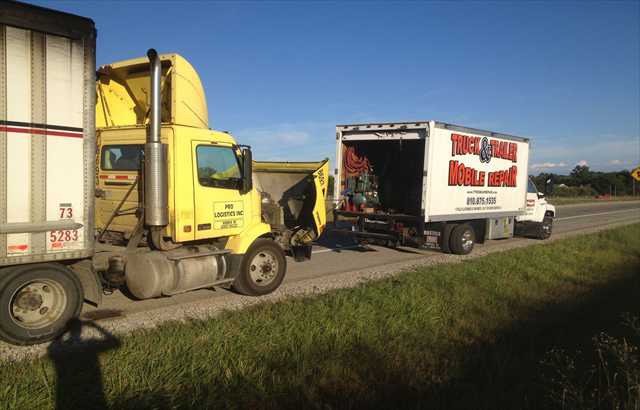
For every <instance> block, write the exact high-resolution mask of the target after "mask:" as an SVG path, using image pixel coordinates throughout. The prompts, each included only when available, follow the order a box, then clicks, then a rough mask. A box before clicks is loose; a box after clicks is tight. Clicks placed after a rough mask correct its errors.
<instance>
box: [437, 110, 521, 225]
mask: <svg viewBox="0 0 640 410" xmlns="http://www.w3.org/2000/svg"><path fill="white" fill-rule="evenodd" d="M428 140H429V149H428V154H427V155H428V160H427V161H426V164H425V172H426V174H427V187H426V194H425V208H426V212H425V221H426V222H438V221H455V220H465V219H482V218H495V217H505V216H516V215H521V214H522V213H523V212H524V210H525V205H526V204H525V197H526V188H527V167H528V160H529V143H528V140H526V139H522V138H517V137H511V136H503V135H500V134H495V133H490V132H482V131H479V130H469V129H464V128H462V127H456V126H447V124H442V123H435V122H431V125H430V133H429V138H428Z"/></svg>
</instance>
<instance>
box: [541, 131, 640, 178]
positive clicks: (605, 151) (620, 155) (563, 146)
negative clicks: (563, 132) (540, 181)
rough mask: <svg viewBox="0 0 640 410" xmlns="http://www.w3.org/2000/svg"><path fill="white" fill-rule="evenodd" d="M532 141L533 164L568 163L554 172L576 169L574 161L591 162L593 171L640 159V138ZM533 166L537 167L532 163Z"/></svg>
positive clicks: (607, 137)
mask: <svg viewBox="0 0 640 410" xmlns="http://www.w3.org/2000/svg"><path fill="white" fill-rule="evenodd" d="M531 140H532V144H531V159H530V163H532V164H536V165H539V164H545V163H551V164H560V163H565V164H566V166H565V167H558V168H556V169H554V172H559V173H566V172H569V171H571V168H573V166H572V165H571V164H576V165H584V164H588V166H589V168H591V169H592V170H594V171H619V170H620V169H622V168H625V167H626V168H629V167H633V165H634V164H636V163H638V162H640V138H638V137H628V136H627V137H622V136H617V137H616V136H606V137H605V136H598V137H589V138H587V137H585V138H583V139H582V140H581V141H582V142H581V143H579V144H575V143H573V142H572V140H571V139H570V138H562V139H559V138H550V137H546V138H535V137H532V139H531ZM583 161H584V162H583ZM615 161H619V162H615ZM531 169H532V170H534V166H533V165H532V166H531ZM539 169H540V168H539Z"/></svg>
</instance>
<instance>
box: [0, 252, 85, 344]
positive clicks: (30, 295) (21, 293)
mask: <svg viewBox="0 0 640 410" xmlns="http://www.w3.org/2000/svg"><path fill="white" fill-rule="evenodd" d="M82 301H83V291H82V284H81V283H80V281H79V280H78V278H77V277H76V275H75V274H74V273H73V272H72V271H71V270H69V269H68V268H67V267H65V266H62V265H58V264H54V263H51V264H46V263H44V264H37V265H23V266H17V267H14V268H11V269H9V271H8V272H5V274H4V275H2V276H0V339H3V340H5V341H7V342H9V343H13V344H17V345H30V344H36V343H42V342H46V341H49V340H52V339H55V338H56V337H58V336H59V335H61V334H62V333H63V332H64V330H65V328H66V325H67V322H69V320H70V319H72V318H74V317H77V316H78V315H79V314H80V310H81V309H82Z"/></svg>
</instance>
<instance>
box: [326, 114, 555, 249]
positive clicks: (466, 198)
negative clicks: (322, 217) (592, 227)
mask: <svg viewBox="0 0 640 410" xmlns="http://www.w3.org/2000/svg"><path fill="white" fill-rule="evenodd" d="M528 161H529V139H527V138H521V137H517V136H513V135H507V134H503V133H497V132H491V131H486V130H480V129H475V128H468V127H462V126H458V125H453V124H447V123H444V122H439V121H416V122H400V123H370V124H346V125H338V126H337V127H336V163H337V164H338V166H337V168H336V169H335V171H334V172H335V190H334V192H336V193H337V195H336V200H335V202H336V203H335V209H334V221H335V223H336V227H337V228H336V229H335V232H337V233H340V234H345V235H350V236H353V237H354V238H355V239H357V240H358V241H359V242H369V243H371V242H374V243H379V244H384V245H389V246H394V247H395V246H398V245H408V246H416V247H425V248H434V249H440V250H442V251H444V252H451V253H455V254H468V253H469V252H471V251H472V249H473V246H474V243H476V242H483V241H485V240H489V239H504V238H510V237H512V236H513V235H514V234H516V233H517V234H522V235H531V236H536V237H538V238H542V239H544V238H548V237H549V236H550V235H551V231H552V226H553V218H554V217H555V214H556V211H555V208H554V207H553V205H550V204H549V203H547V201H546V199H545V197H544V195H543V194H542V193H540V192H538V190H537V189H536V187H535V185H534V184H533V182H532V181H531V180H530V179H528V176H527V167H528ZM345 225H346V226H347V227H345Z"/></svg>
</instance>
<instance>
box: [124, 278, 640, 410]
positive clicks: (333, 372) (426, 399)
mask: <svg viewBox="0 0 640 410" xmlns="http://www.w3.org/2000/svg"><path fill="white" fill-rule="evenodd" d="M638 268H640V266H633V267H626V269H630V270H627V272H633V271H634V269H636V270H637V269H638ZM639 300H640V277H639V276H638V275H632V274H627V275H626V276H625V277H624V279H619V280H617V281H612V282H610V283H609V284H608V285H606V286H600V287H598V288H597V289H596V290H594V291H592V292H591V293H589V294H586V295H582V296H581V297H580V298H578V299H573V300H566V301H564V302H562V303H556V304H553V305H549V306H537V307H531V306H524V305H522V304H518V303H517V301H514V306H518V307H516V308H514V317H524V318H525V319H522V320H516V321H514V322H512V323H511V324H510V325H509V326H508V327H506V328H503V329H501V330H499V331H498V332H496V334H495V337H494V338H493V341H492V342H485V343H473V342H471V343H469V342H466V343H465V342H461V343H459V344H458V345H457V346H454V347H452V348H450V349H449V350H448V351H447V352H448V354H447V355H441V356H438V357H437V359H436V360H435V362H436V363H427V362H426V360H425V362H424V363H423V362H422V358H424V357H425V354H424V352H421V351H417V352H413V354H408V355H405V354H404V352H398V354H397V355H394V354H393V353H391V354H390V352H389V351H388V348H387V346H372V345H369V344H366V343H354V344H353V345H352V346H351V348H350V349H349V350H348V351H347V353H346V354H342V355H340V356H339V357H335V356H334V357H332V358H327V356H326V352H327V350H326V347H324V346H318V348H317V349H316V350H313V351H307V352H305V355H306V358H307V361H308V363H307V364H303V368H304V366H314V367H315V368H314V369H308V368H306V369H305V370H301V366H300V364H299V363H295V362H293V361H292V360H290V359H282V360H281V361H277V360H274V361H271V362H262V363H259V366H260V367H261V368H263V369H264V371H265V373H267V374H269V373H270V372H272V371H274V370H275V372H276V373H277V374H278V375H281V376H282V377H281V380H292V379H293V380H296V385H292V386H288V385H282V384H281V383H278V382H277V381H276V380H269V381H265V382H263V384H257V382H256V381H255V380H253V379H247V378H244V377H243V376H241V375H238V374H233V375H232V376H231V377H230V378H229V379H225V380H210V381H208V382H201V383H195V384H185V385H184V386H183V387H181V389H180V390H179V391H177V392H176V391H172V392H171V393H170V394H167V395H165V394H164V393H161V394H159V395H153V394H152V395H148V396H145V397H137V398H136V397H121V398H119V401H118V402H117V403H116V406H115V407H117V408H140V407H146V408H167V407H172V408H192V407H202V408H217V407H227V408H228V407H234V408H290V409H294V408H295V409H297V408H322V409H343V408H349V409H357V408H380V409H387V408H428V409H471V408H473V409H511V408H514V409H516V408H517V409H543V408H544V409H548V408H554V406H555V404H554V403H552V402H551V401H550V400H549V398H548V393H549V392H548V385H547V380H546V378H547V377H548V376H547V375H546V374H544V373H543V372H542V367H541V364H540V363H541V360H542V359H543V358H544V356H545V353H546V352H548V351H549V350H550V349H552V348H557V347H560V348H564V349H567V350H569V351H576V350H580V349H586V348H588V346H589V345H590V342H591V338H592V336H594V335H596V334H598V333H600V332H603V331H605V332H607V333H608V334H610V335H612V336H616V335H620V334H622V332H623V328H622V326H621V325H620V316H621V314H622V313H623V312H631V313H632V314H636V315H637V314H638V313H640V304H639V303H638V301H639ZM417 337H418V338H420V335H417ZM407 358H413V359H412V360H413V361H411V360H408V359H407ZM439 371H442V372H441V373H439Z"/></svg>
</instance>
